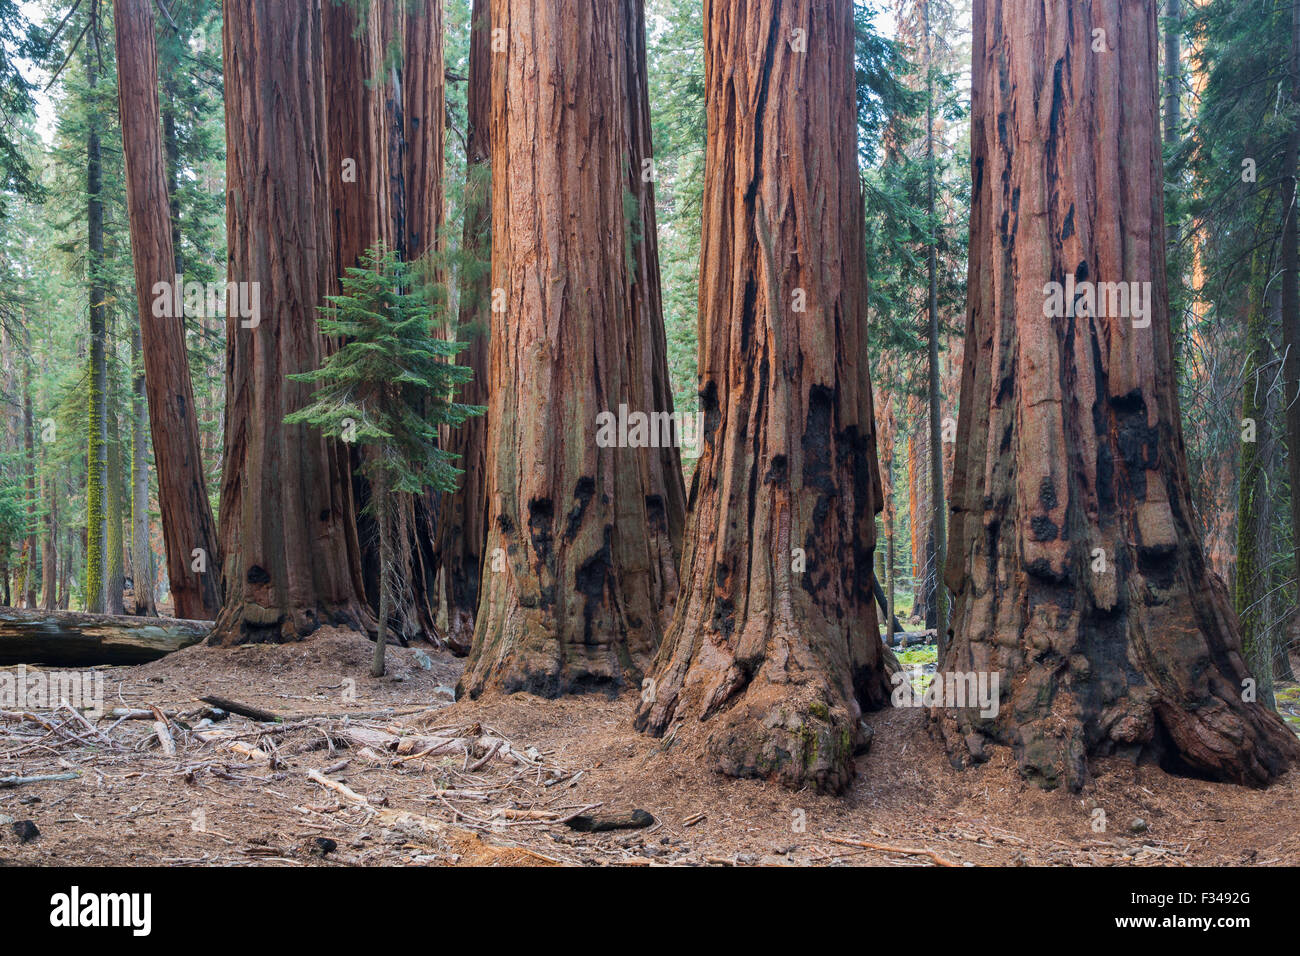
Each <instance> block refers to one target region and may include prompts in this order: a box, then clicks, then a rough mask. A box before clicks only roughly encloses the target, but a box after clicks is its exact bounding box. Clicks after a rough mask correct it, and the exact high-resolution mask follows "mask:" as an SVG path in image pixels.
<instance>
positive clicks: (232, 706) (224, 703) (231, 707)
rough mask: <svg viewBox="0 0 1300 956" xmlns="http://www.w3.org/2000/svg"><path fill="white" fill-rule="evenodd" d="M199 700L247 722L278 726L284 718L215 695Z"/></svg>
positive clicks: (250, 705) (259, 708)
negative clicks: (254, 721) (253, 721)
mask: <svg viewBox="0 0 1300 956" xmlns="http://www.w3.org/2000/svg"><path fill="white" fill-rule="evenodd" d="M199 700H201V701H203V703H205V704H211V705H212V706H213V707H220V708H221V709H222V710H224V711H226V712H228V713H231V714H238V715H239V716H240V717H247V718H248V719H249V720H256V721H260V722H261V723H265V724H279V723H283V722H284V718H283V717H281V716H280V715H279V714H273V713H271V712H270V711H269V710H263V709H262V708H261V707H254V706H253V705H252V704H241V703H240V702H239V701H237V700H231V699H230V698H229V697H218V696H217V695H216V694H209V695H208V696H207V697H200V698H199Z"/></svg>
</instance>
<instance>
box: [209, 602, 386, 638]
mask: <svg viewBox="0 0 1300 956" xmlns="http://www.w3.org/2000/svg"><path fill="white" fill-rule="evenodd" d="M325 626H334V627H343V628H348V629H351V630H354V631H360V632H362V633H364V634H369V635H370V636H371V637H374V635H375V634H376V633H377V631H378V626H377V624H376V622H375V621H374V620H373V619H372V618H371V617H370V616H369V615H368V614H362V613H361V611H360V610H359V609H343V608H339V609H325V608H297V609H294V610H292V611H290V610H286V609H283V608H268V607H263V606H262V605H260V604H256V603H254V602H252V601H242V602H238V603H228V604H227V605H226V606H225V607H223V608H222V609H221V613H220V614H219V615H217V620H216V622H215V623H214V624H213V625H212V632H211V634H209V635H208V640H207V644H208V645H209V646H210V647H235V646H237V645H240V644H291V643H294V642H295V641H302V640H305V639H306V638H308V637H310V636H311V635H312V634H313V633H315V632H316V631H317V630H319V629H320V628H322V627H325Z"/></svg>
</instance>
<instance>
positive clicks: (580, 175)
mask: <svg viewBox="0 0 1300 956" xmlns="http://www.w3.org/2000/svg"><path fill="white" fill-rule="evenodd" d="M625 16H626V7H625V6H624V4H622V3H609V2H607V0H576V2H573V3H566V4H556V3H554V2H552V0H493V4H492V26H493V29H494V30H495V31H504V34H503V35H504V37H505V40H506V49H505V51H504V52H501V53H497V54H495V55H494V57H493V75H492V85H493V90H492V92H493V96H492V107H493V114H492V132H491V143H492V169H493V176H492V285H493V287H494V288H497V289H501V290H503V291H504V305H505V311H502V312H496V311H494V312H493V313H492V331H491V344H490V349H491V372H490V388H489V391H490V395H491V398H490V400H489V411H488V422H489V425H488V427H489V436H488V468H487V472H488V475H489V480H490V482H491V484H490V485H489V489H488V502H489V507H490V521H489V532H488V541H487V552H486V557H485V561H484V569H485V573H484V581H483V584H482V587H481V597H480V603H479V610H478V615H477V620H476V622H475V633H474V646H473V650H472V652H471V655H470V659H469V662H468V665H467V667H466V670H465V674H464V676H463V677H462V679H461V683H460V686H459V692H460V693H469V694H470V695H472V696H477V695H478V694H479V693H481V692H482V691H484V690H485V689H488V688H491V689H495V690H503V691H505V692H507V693H509V692H513V691H516V690H525V691H530V692H534V693H539V694H543V695H547V696H556V695H559V694H564V693H568V692H574V691H586V690H608V691H611V692H612V691H614V690H616V689H617V688H619V687H622V686H626V685H627V684H628V683H629V682H639V680H640V678H641V675H642V672H643V669H644V667H645V666H646V665H647V664H648V663H649V660H650V657H651V655H652V654H653V653H654V650H655V648H656V646H657V645H658V638H659V625H658V610H659V609H658V607H656V605H655V602H654V595H655V594H656V593H657V588H658V586H659V585H658V581H657V575H658V573H659V571H658V567H659V566H658V565H657V564H656V563H655V560H654V554H653V551H652V546H651V542H650V531H649V518H648V516H647V507H646V499H647V497H648V496H649V489H648V488H647V487H646V486H645V482H644V478H643V466H644V455H645V449H644V448H641V447H614V446H615V445H618V444H628V445H632V444H635V442H633V441H630V440H629V441H628V442H624V443H619V442H617V440H614V441H613V442H611V440H610V439H611V438H613V436H611V435H610V434H609V432H610V431H611V429H608V428H607V429H605V430H604V431H601V430H600V426H601V425H602V422H605V421H606V418H605V416H611V415H613V416H616V415H617V413H618V409H619V405H620V404H627V403H629V402H630V401H632V400H634V396H635V392H634V389H635V388H636V387H637V385H636V383H635V382H634V379H635V378H636V377H637V376H639V375H643V374H644V370H643V369H642V368H641V365H640V362H639V361H638V360H637V357H636V355H637V353H636V351H635V349H636V344H637V341H638V339H637V337H636V331H635V329H633V328H632V320H631V318H630V316H629V315H628V308H627V303H628V297H629V295H630V290H629V285H630V284H631V282H632V281H634V274H635V273H634V270H633V267H632V264H631V263H629V261H628V250H629V243H630V241H631V235H630V233H631V230H632V228H633V223H632V222H631V221H630V218H631V217H630V216H629V213H628V209H627V205H628V204H625V193H626V190H627V166H626V164H627V162H628V159H629V156H630V154H631V150H632V147H631V144H630V143H629V142H628V132H627V128H628V124H627V121H626V116H625V113H626V110H627V109H628V100H629V95H630V94H629V91H628V89H627V76H628V72H627V69H628V68H627V65H626V63H625V58H626V56H627V36H628V33H627V29H628V28H627V26H626V25H625V23H624V19H625ZM578 197H580V199H579V198H578ZM560 223H563V226H562V227H560V226H559V225H558V224H560ZM643 437H644V436H643ZM498 549H499V550H498ZM494 554H495V555H497V557H499V559H500V562H501V563H500V564H498V563H497V557H494ZM500 567H504V570H498V568H500Z"/></svg>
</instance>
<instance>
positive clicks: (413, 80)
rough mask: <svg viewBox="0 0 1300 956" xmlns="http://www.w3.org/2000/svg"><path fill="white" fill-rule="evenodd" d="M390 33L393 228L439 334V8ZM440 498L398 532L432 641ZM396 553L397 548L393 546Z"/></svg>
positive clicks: (407, 18) (410, 10)
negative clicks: (425, 290) (394, 60)
mask: <svg viewBox="0 0 1300 956" xmlns="http://www.w3.org/2000/svg"><path fill="white" fill-rule="evenodd" d="M397 12H398V14H399V16H398V17H397V18H396V23H395V26H394V29H397V30H399V31H400V32H399V34H398V35H399V36H400V37H401V42H402V69H401V73H400V77H399V78H398V80H397V82H393V83H391V84H390V86H391V87H392V88H393V90H394V91H395V92H396V94H397V95H394V96H392V97H391V99H392V100H393V101H394V103H395V107H396V113H395V115H393V116H390V121H395V124H396V125H395V127H394V128H393V129H392V130H391V133H390V137H389V157H390V159H389V165H390V167H392V168H393V170H394V171H395V172H397V173H399V174H400V175H399V176H398V177H396V178H395V179H394V191H395V194H396V196H397V198H396V199H395V201H394V206H395V207H396V208H397V209H398V210H399V212H400V216H399V218H398V221H397V223H396V229H397V230H398V236H399V243H400V251H401V254H402V255H403V257H405V258H406V259H409V260H412V261H420V260H422V259H423V260H425V266H426V268H425V270H424V271H425V273H426V277H427V278H428V279H429V280H431V281H433V282H435V283H436V284H435V286H434V294H435V295H436V296H439V297H440V299H441V302H440V304H441V306H442V308H441V322H442V325H443V331H446V330H449V329H450V328H451V326H452V324H453V323H452V321H451V318H450V313H449V312H448V311H447V309H446V303H445V297H446V284H445V279H446V276H445V275H443V274H442V273H443V271H444V270H443V263H442V262H441V260H440V258H439V254H440V252H441V249H442V228H443V215H444V209H443V207H444V203H445V200H444V196H443V168H444V158H443V139H444V137H445V135H446V112H447V111H446V85H447V84H446V73H447V69H446V64H445V62H444V58H443V23H442V0H421V2H419V3H417V4H415V5H413V6H411V5H408V6H405V7H401V8H400V9H399V10H398V11H397ZM442 498H443V496H442V495H441V494H440V493H439V492H437V491H434V490H432V489H429V490H426V491H425V492H423V493H422V494H419V495H414V496H411V495H402V496H401V498H400V500H399V504H400V506H401V508H402V512H401V515H400V520H399V521H398V522H397V525H398V527H399V528H400V529H402V530H404V531H405V545H404V546H402V547H401V549H400V550H401V555H400V557H399V560H400V561H401V562H402V564H403V569H404V572H405V575H406V578H407V579H408V580H409V581H410V582H411V602H412V603H413V605H414V612H415V615H414V616H415V618H416V620H415V621H414V622H412V623H413V624H416V625H418V626H419V628H420V629H421V630H423V631H424V632H425V633H434V632H435V630H436V627H435V621H436V620H437V617H438V563H439V551H438V548H437V537H438V533H439V521H440V504H441V499H442ZM395 547H397V546H396V545H395Z"/></svg>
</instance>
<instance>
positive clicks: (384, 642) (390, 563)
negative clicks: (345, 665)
mask: <svg viewBox="0 0 1300 956" xmlns="http://www.w3.org/2000/svg"><path fill="white" fill-rule="evenodd" d="M374 489H375V523H376V524H377V525H378V526H379V562H380V568H379V632H378V634H377V635H376V637H375V654H374V658H373V659H372V660H371V662H370V676H371V677H383V676H384V655H385V653H386V649H387V646H388V616H389V615H390V614H391V613H392V607H393V604H392V591H393V575H394V574H395V573H396V570H397V569H396V567H395V565H394V562H395V558H394V555H393V528H392V517H393V516H392V507H391V505H390V501H389V497H388V488H387V484H386V482H385V479H384V475H383V473H382V472H380V473H379V474H378V475H377V476H376V479H375V482H374Z"/></svg>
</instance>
